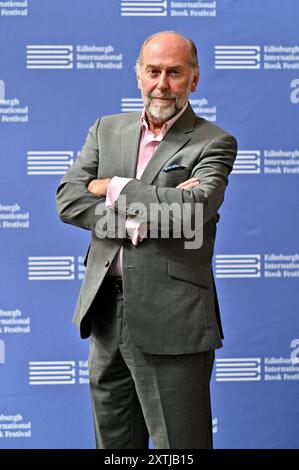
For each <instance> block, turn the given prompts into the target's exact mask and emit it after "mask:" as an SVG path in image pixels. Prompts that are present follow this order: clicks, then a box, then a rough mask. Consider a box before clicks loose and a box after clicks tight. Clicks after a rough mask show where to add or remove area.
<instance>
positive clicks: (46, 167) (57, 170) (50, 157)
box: [27, 150, 74, 175]
mask: <svg viewBox="0 0 299 470" xmlns="http://www.w3.org/2000/svg"><path fill="white" fill-rule="evenodd" d="M73 163H74V152H71V151H53V152H52V151H49V152H48V151H43V150H36V151H31V150H30V151H29V152H27V174H28V175H64V173H65V172H66V171H67V170H68V169H69V168H70V167H71V165H72V164H73Z"/></svg>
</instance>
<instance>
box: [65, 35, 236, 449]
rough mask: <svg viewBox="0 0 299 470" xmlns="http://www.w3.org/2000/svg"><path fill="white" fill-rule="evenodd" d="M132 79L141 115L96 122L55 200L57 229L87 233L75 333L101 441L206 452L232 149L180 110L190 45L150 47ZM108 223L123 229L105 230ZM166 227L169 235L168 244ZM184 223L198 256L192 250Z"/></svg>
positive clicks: (225, 138) (154, 40)
mask: <svg viewBox="0 0 299 470" xmlns="http://www.w3.org/2000/svg"><path fill="white" fill-rule="evenodd" d="M136 72H137V82H138V87H139V88H140V90H141V93H142V98H143V102H144V110H143V112H142V113H138V112H134V113H129V114H122V115H112V116H105V117H102V118H99V119H97V121H96V122H95V124H94V125H93V126H92V127H91V128H90V130H89V133H88V136H87V140H86V143H85V145H84V147H83V149H82V151H81V153H80V156H79V157H78V158H77V160H76V161H75V163H74V165H73V166H72V168H71V169H70V170H69V171H68V172H67V173H66V174H65V176H64V177H63V178H62V180H61V183H60V185H59V188H58V190H57V206H58V213H59V216H60V218H61V219H62V220H63V221H64V222H66V223H69V224H73V225H76V226H79V227H81V228H84V229H88V230H91V231H92V239H91V244H90V247H89V250H88V253H87V256H86V273H85V278H84V281H83V285H82V288H81V292H80V295H79V299H78V303H77V307H76V312H75V316H74V322H75V323H76V324H77V325H78V326H80V330H81V336H82V337H83V338H85V337H88V336H90V352H89V376H90V390H91V398H92V407H93V416H94V424H95V434H96V442H97V447H98V448H102V449H103V448H104V449H109V448H110V449H112V448H114V449H125V448H127V449H137V448H147V447H148V439H149V435H150V436H151V439H152V443H153V446H154V448H156V449H161V448H168V449H180V448H181V449H182V448H185V449H187V448H198V449H208V448H212V418H211V404H210V389H209V383H210V376H211V371H212V367H213V361H214V350H215V349H217V348H220V347H221V346H222V337H223V336H222V328H221V321H220V314H219V309H218V302H217V295H216V291H215V284H214V280H213V274H212V256H213V249H214V242H215V235H216V223H217V222H218V219H219V214H218V209H219V207H220V205H221V203H222V201H223V198H224V192H225V188H226V186H227V183H228V175H229V173H230V171H231V170H232V167H233V162H234V159H235V156H236V141H235V139H234V137H232V136H231V135H229V134H228V133H227V132H225V131H224V130H223V129H221V128H219V127H217V126H215V125H213V124H211V123H210V122H208V121H206V120H205V119H203V118H200V117H197V116H196V115H195V114H194V112H193V110H192V108H191V106H190V104H189V103H188V97H189V94H190V92H193V91H195V90H196V87H197V84H198V80H199V70H198V60H197V51H196V47H195V44H194V43H193V41H191V40H190V39H187V38H186V37H184V36H182V35H181V34H178V33H176V32H170V31H164V32H160V33H156V34H154V35H153V36H151V37H149V38H148V39H146V41H145V42H144V44H143V45H142V47H141V50H140V54H139V57H138V60H137V67H136ZM174 204H175V205H176V207H178V208H181V209H182V219H181V220H180V218H179V217H178V216H176V217H174V216H173V212H172V211H171V210H169V211H168V210H167V208H169V207H173V205H174ZM153 206H154V207H156V209H157V211H156V214H157V213H159V214H160V216H161V218H162V222H161V220H160V219H159V220H158V218H157V217H155V216H154V215H152V212H153V211H151V210H150V209H151V208H152V207H153ZM198 207H200V208H203V210H202V211H201V217H198V218H197V216H196V214H197V213H199V212H198V211H197V208H198ZM185 209H186V210H185ZM105 210H106V211H107V212H105ZM104 213H105V217H103V214H104ZM154 213H155V211H154ZM116 215H118V216H119V219H120V222H118V224H119V226H121V220H123V221H124V227H123V228H124V230H116V231H115V230H113V229H111V227H112V225H111V223H110V221H111V220H112V219H113V220H116V217H115V216H116ZM113 217H114V218H113ZM186 217H187V218H188V220H186ZM183 219H184V220H183ZM103 220H105V223H102V221H103ZM163 220H164V225H165V220H167V221H169V222H171V223H172V222H173V223H174V222H175V223H176V229H175V230H174V229H173V230H172V229H171V228H170V230H169V234H168V236H167V234H166V231H165V229H164V226H163ZM171 223H170V224H169V227H170V225H171ZM186 223H190V224H191V225H192V224H193V225H194V224H195V225H196V224H197V227H196V228H197V230H198V231H199V230H201V231H202V243H198V244H196V243H195V244H194V245H192V246H191V245H188V243H187V241H186V238H188V237H186V234H185V232H184V230H183V229H184V227H185V226H186ZM166 225H167V224H166ZM174 225H175V224H174ZM174 225H173V226H174ZM107 227H108V228H107ZM153 227H155V231H154V235H153V236H151V228H153ZM118 228H120V227H118ZM178 228H180V229H181V234H179V230H178Z"/></svg>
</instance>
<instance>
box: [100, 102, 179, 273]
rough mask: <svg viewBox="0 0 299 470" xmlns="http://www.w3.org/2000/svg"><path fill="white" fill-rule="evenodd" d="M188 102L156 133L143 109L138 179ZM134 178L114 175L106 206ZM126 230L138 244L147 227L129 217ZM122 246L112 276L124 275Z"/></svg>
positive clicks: (110, 203)
mask: <svg viewBox="0 0 299 470" xmlns="http://www.w3.org/2000/svg"><path fill="white" fill-rule="evenodd" d="M187 106H188V103H186V105H185V106H184V107H183V109H181V111H180V112H179V113H178V114H176V115H175V116H174V117H173V118H171V119H170V120H169V121H167V122H165V124H164V126H163V127H162V129H161V132H160V134H158V135H154V134H153V133H152V132H151V131H150V130H149V127H148V123H147V121H146V118H145V109H143V112H142V115H141V128H142V135H141V140H140V146H139V154H138V161H137V169H136V179H140V177H141V175H142V173H143V171H144V170H145V168H146V166H147V164H148V162H149V161H150V159H151V158H152V157H153V155H154V153H155V150H156V149H157V147H158V145H159V144H160V142H161V141H162V140H163V139H164V137H165V135H166V134H167V132H168V131H169V129H170V128H171V126H173V124H174V123H175V122H176V121H177V120H178V118H179V117H180V116H181V115H182V114H183V112H184V111H185V110H186V108H187ZM131 180H132V178H122V177H119V176H114V177H113V178H112V179H111V181H110V183H109V185H108V189H107V194H106V206H107V207H110V208H111V207H114V204H115V202H116V200H117V198H118V196H119V195H120V193H121V191H122V189H123V188H124V187H125V186H126V184H128V183H129V181H131ZM126 231H127V235H128V238H130V239H131V240H132V243H133V245H137V243H138V242H140V241H142V240H143V238H144V236H145V233H146V231H147V229H145V232H143V231H142V229H141V228H140V224H139V223H138V222H137V221H136V220H134V219H127V221H126ZM122 251H123V249H122V247H121V248H120V249H119V251H118V252H117V254H116V256H115V258H114V260H113V263H112V264H111V266H110V269H109V271H108V275H110V276H118V277H121V276H122Z"/></svg>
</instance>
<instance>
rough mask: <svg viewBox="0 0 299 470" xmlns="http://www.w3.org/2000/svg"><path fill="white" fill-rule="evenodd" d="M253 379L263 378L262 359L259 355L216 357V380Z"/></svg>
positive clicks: (241, 380)
mask: <svg viewBox="0 0 299 470" xmlns="http://www.w3.org/2000/svg"><path fill="white" fill-rule="evenodd" d="M253 380H255V381H256V380H261V359H260V358H259V357H250V358H242V357H238V358H226V359H222V358H219V359H216V382H245V381H246V382H247V381H253Z"/></svg>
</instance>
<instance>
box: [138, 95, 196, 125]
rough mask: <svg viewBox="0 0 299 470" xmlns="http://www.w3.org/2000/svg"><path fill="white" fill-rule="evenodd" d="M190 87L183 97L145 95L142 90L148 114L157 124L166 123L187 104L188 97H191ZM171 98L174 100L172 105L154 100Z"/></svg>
mask: <svg viewBox="0 0 299 470" xmlns="http://www.w3.org/2000/svg"><path fill="white" fill-rule="evenodd" d="M190 92H191V90H190V87H188V88H187V89H186V92H185V93H183V94H181V95H175V94H174V93H172V94H169V93H168V94H167V93H164V94H162V93H161V94H160V95H153V94H152V95H151V94H149V95H145V94H144V93H143V91H142V90H141V94H142V99H143V103H144V107H145V109H146V112H147V114H148V115H149V116H150V117H151V118H152V119H153V120H154V121H155V122H157V123H159V122H165V121H168V120H169V119H171V118H172V117H174V116H175V115H176V114H177V113H178V112H179V111H180V110H181V109H183V107H184V106H185V104H186V103H187V100H188V97H189V95H190ZM154 97H156V98H159V97H160V98H170V99H172V102H171V103H167V104H163V102H161V101H160V102H157V101H156V100H153V98H154Z"/></svg>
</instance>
